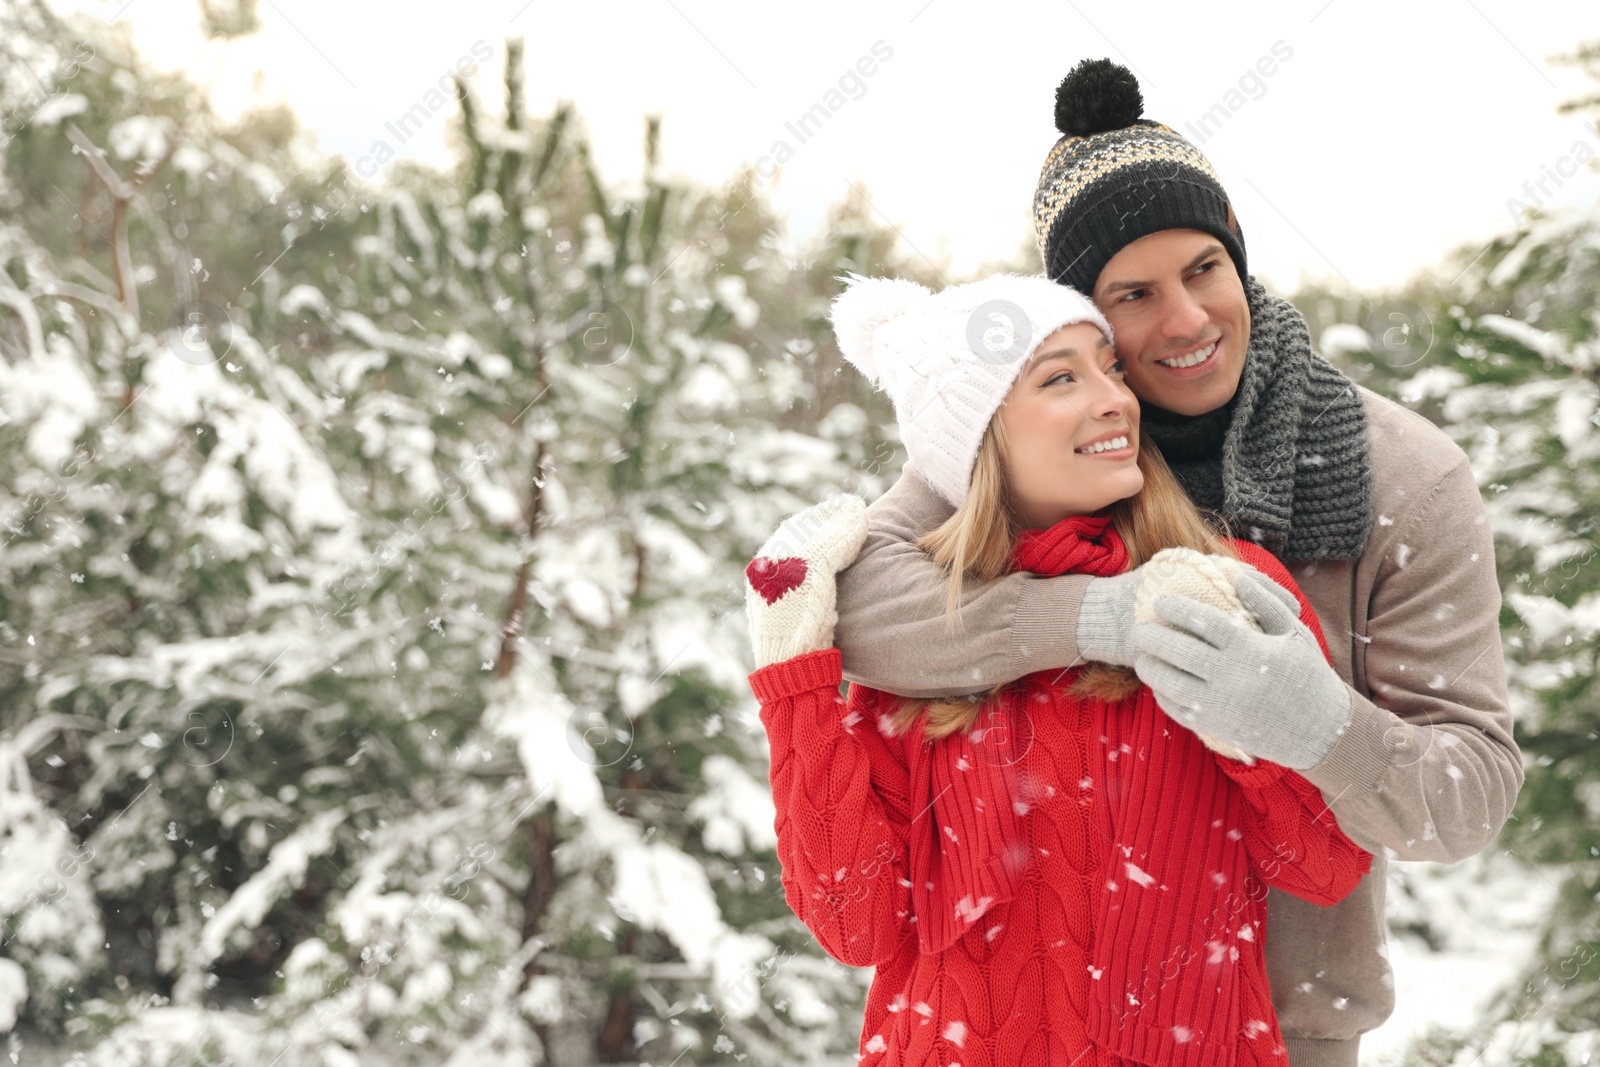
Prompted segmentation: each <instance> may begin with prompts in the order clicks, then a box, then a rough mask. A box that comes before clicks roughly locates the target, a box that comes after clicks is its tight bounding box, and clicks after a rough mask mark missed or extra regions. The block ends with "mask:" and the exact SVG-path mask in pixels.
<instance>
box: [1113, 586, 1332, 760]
mask: <svg viewBox="0 0 1600 1067" xmlns="http://www.w3.org/2000/svg"><path fill="white" fill-rule="evenodd" d="M1268 584H1271V585H1276V583H1273V582H1271V580H1270V579H1265V580H1262V581H1256V580H1245V581H1241V582H1239V583H1238V586H1237V592H1238V594H1239V599H1240V601H1241V602H1243V604H1244V606H1245V608H1246V609H1248V610H1249V612H1250V613H1251V615H1253V616H1254V617H1255V619H1256V620H1257V622H1258V623H1259V624H1260V626H1261V630H1260V631H1259V632H1258V631H1256V630H1254V629H1252V628H1250V627H1249V626H1247V625H1246V624H1244V623H1243V622H1240V621H1236V620H1234V619H1230V618H1229V617H1228V616H1227V615H1226V614H1224V613H1223V612H1221V611H1219V610H1217V609H1216V608H1213V607H1209V606H1207V605H1204V604H1199V603H1196V602H1195V601H1193V600H1189V599H1187V598H1184V597H1177V596H1173V595H1171V594H1163V595H1161V596H1159V597H1157V598H1156V600H1155V605H1154V606H1155V610H1156V613H1157V614H1158V615H1159V616H1160V617H1161V618H1162V619H1163V620H1165V622H1166V623H1168V624H1170V625H1162V624H1161V623H1156V622H1141V623H1139V624H1137V625H1136V626H1135V627H1134V629H1133V644H1134V646H1135V647H1136V648H1137V649H1138V655H1137V657H1136V659H1135V661H1134V670H1135V671H1136V672H1137V673H1138V675H1139V678H1140V680H1142V681H1143V682H1144V683H1145V684H1146V685H1148V686H1149V687H1150V688H1151V689H1152V690H1153V691H1154V692H1155V697H1156V703H1158V704H1159V705H1160V706H1161V708H1162V710H1164V711H1165V712H1166V713H1167V714H1169V715H1171V716H1172V717H1173V718H1174V719H1176V720H1177V721H1178V722H1180V723H1182V724H1183V725H1185V726H1187V727H1189V728H1190V729H1192V730H1194V731H1195V732H1197V733H1203V734H1206V735H1207V736H1210V737H1213V738H1216V739H1218V740H1221V741H1225V742H1227V743H1229V744H1232V745H1235V746H1237V747H1239V748H1241V749H1244V750H1245V751H1247V752H1251V753H1254V754H1255V755H1257V756H1260V757H1262V758H1263V759H1268V760H1271V761H1272V762H1274V763H1279V764H1282V765H1283V766H1285V767H1290V768H1293V769H1295V770H1305V769H1306V768H1308V767H1314V766H1316V765H1317V764H1318V763H1320V762H1322V760H1323V759H1324V758H1325V757H1326V756H1327V754H1328V753H1329V752H1330V751H1332V750H1333V746H1334V745H1335V744H1336V743H1337V742H1338V740H1339V735H1340V734H1342V733H1343V732H1344V728H1345V726H1346V725H1347V724H1348V723H1349V721H1350V689H1349V687H1348V686H1346V685H1345V683H1344V681H1343V680H1342V679H1340V677H1339V675H1338V674H1337V673H1336V672H1335V671H1334V669H1333V667H1332V666H1330V665H1329V663H1328V661H1327V659H1326V657H1325V656H1324V655H1323V653H1322V650H1321V649H1320V648H1319V647H1318V645H1317V639H1316V637H1315V635H1313V634H1312V633H1311V631H1310V630H1309V629H1308V628H1307V627H1306V625H1305V624H1304V623H1302V622H1301V621H1300V619H1299V617H1298V614H1297V613H1296V611H1295V610H1293V609H1291V608H1290V607H1288V605H1287V603H1286V601H1285V599H1284V598H1283V597H1281V596H1280V595H1278V593H1277V592H1276V591H1275V590H1273V589H1268V588H1266V586H1267V585H1268ZM1174 627H1176V629H1174Z"/></svg>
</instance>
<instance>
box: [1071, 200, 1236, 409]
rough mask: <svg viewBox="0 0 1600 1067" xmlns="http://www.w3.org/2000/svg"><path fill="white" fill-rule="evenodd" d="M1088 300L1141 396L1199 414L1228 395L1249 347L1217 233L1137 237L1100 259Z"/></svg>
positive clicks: (1164, 232)
mask: <svg viewBox="0 0 1600 1067" xmlns="http://www.w3.org/2000/svg"><path fill="white" fill-rule="evenodd" d="M1094 302H1095V304H1096V305H1097V306H1098V307H1099V308H1100V310H1101V311H1102V312H1103V313H1104V314H1105V317H1106V319H1107V321H1109V322H1110V323H1111V329H1112V331H1113V332H1114V333H1115V335H1116V344H1117V355H1118V356H1120V357H1122V360H1123V362H1124V364H1125V366H1126V368H1127V379H1126V380H1127V383H1128V386H1129V388H1131V389H1132V390H1133V392H1134V393H1135V394H1136V395H1137V396H1138V397H1139V399H1140V400H1142V401H1144V402H1145V403H1147V404H1154V405H1156V406H1157V407H1159V408H1165V409H1166V410H1168V411H1171V412H1174V413H1175V414H1179V415H1203V414H1205V413H1206V412H1208V411H1215V410H1216V409H1217V408H1220V407H1222V405H1224V404H1226V403H1227V402H1228V401H1229V400H1231V399H1232V398H1233V394H1234V393H1235V392H1236V391H1237V390H1238V388H1239V375H1240V374H1241V373H1242V372H1243V370H1244V356H1245V351H1246V350H1247V349H1248V348H1249V347H1250V307H1249V304H1248V303H1246V301H1245V295H1244V283H1243V282H1242V281H1241V280H1240V279H1239V271H1238V270H1237V269H1236V268H1235V267H1234V265H1233V257H1231V256H1229V255H1228V252H1227V250H1226V249H1225V248H1223V247H1222V244H1221V242H1219V241H1218V240H1217V239H1216V238H1215V237H1212V236H1211V235H1210V234H1209V233H1204V232H1202V231H1200V230H1162V231H1160V232H1159V233H1152V234H1150V235H1149V236H1148V237H1141V238H1139V240H1137V241H1134V242H1133V243H1131V244H1129V245H1128V246H1126V247H1125V248H1123V249H1122V250H1121V251H1120V252H1118V253H1117V254H1116V255H1114V256H1112V257H1111V259H1110V261H1109V262H1107V263H1106V265H1105V269H1104V270H1102V271H1101V272H1100V278H1099V280H1098V281H1096V282H1095V287H1094ZM1213 346H1215V347H1213ZM1202 357H1203V358H1202Z"/></svg>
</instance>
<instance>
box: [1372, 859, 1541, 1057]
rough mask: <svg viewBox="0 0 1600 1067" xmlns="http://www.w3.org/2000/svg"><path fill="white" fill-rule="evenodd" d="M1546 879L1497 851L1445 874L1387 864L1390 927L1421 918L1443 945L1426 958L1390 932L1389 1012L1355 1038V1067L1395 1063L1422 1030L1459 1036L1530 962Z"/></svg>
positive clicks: (1419, 946)
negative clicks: (1357, 1043)
mask: <svg viewBox="0 0 1600 1067" xmlns="http://www.w3.org/2000/svg"><path fill="white" fill-rule="evenodd" d="M1556 877H1557V876H1555V875H1547V874H1546V873H1545V872H1543V871H1541V870H1539V869H1537V868H1535V867H1533V866H1532V865H1531V864H1529V863H1527V862H1526V861H1524V860H1523V859H1521V858H1520V857H1519V856H1517V855H1516V854H1514V853H1512V852H1510V851H1508V850H1506V849H1504V848H1501V849H1499V850H1498V851H1496V850H1490V851H1488V852H1485V853H1483V854H1481V855H1478V856H1474V857H1472V858H1471V859H1468V860H1465V861H1463V862H1461V863H1458V864H1455V865H1453V866H1448V867H1447V866H1443V865H1441V864H1436V863H1393V864H1390V866H1389V901H1388V911H1389V918H1390V924H1391V926H1395V925H1399V924H1403V923H1405V922H1407V921H1414V920H1416V919H1421V918H1425V919H1426V921H1427V922H1428V924H1429V925H1430V926H1431V927H1432V928H1433V930H1434V931H1435V932H1436V933H1437V934H1439V935H1441V936H1442V937H1443V938H1444V939H1445V941H1446V947H1445V951H1443V952H1433V951H1431V950H1430V949H1429V948H1428V946H1427V944H1426V943H1425V942H1424V941H1423V940H1422V939H1421V938H1419V937H1416V936H1406V935H1402V934H1397V933H1392V934H1391V935H1390V938H1389V964H1390V966H1392V967H1393V968H1394V979H1395V1010H1394V1014H1393V1015H1391V1016H1390V1017H1389V1021H1388V1022H1386V1023H1384V1024H1383V1025H1382V1026H1380V1027H1378V1028H1377V1029H1376V1030H1374V1031H1372V1032H1371V1033H1369V1034H1367V1035H1366V1036H1365V1037H1364V1038H1362V1041H1361V1061H1362V1063H1363V1064H1364V1065H1371V1067H1386V1065H1389V1064H1395V1063H1398V1062H1399V1060H1400V1053H1401V1052H1402V1051H1403V1050H1404V1048H1405V1047H1406V1045H1407V1044H1409V1043H1410V1041H1411V1040H1412V1039H1413V1038H1416V1037H1420V1036H1421V1035H1422V1034H1423V1033H1424V1032H1426V1031H1427V1030H1428V1029H1429V1028H1430V1027H1432V1026H1442V1027H1445V1028H1447V1029H1449V1030H1452V1031H1457V1032H1459V1031H1465V1030H1468V1029H1470V1028H1471V1027H1472V1026H1474V1025H1475V1024H1477V1023H1480V1022H1482V1021H1483V1018H1484V1009H1485V1008H1487V1007H1488V1004H1489V1001H1490V1000H1492V999H1493V997H1494V995H1495V994H1496V993H1497V992H1498V991H1499V990H1500V989H1502V988H1504V987H1505V986H1506V985H1507V984H1508V983H1509V982H1510V981H1511V980H1512V979H1514V978H1515V976H1517V975H1518V974H1519V973H1520V971H1521V968H1522V966H1523V965H1524V964H1525V963H1526V962H1527V961H1528V960H1529V959H1530V957H1531V955H1532V953H1533V950H1534V947H1535V944H1536V942H1537V939H1538V930H1539V925H1540V923H1541V920H1542V918H1543V917H1544V916H1545V915H1546V914H1547V913H1548V910H1549V908H1550V906H1551V904H1552V903H1553V902H1554V900H1555V895H1556V885H1555V882H1556Z"/></svg>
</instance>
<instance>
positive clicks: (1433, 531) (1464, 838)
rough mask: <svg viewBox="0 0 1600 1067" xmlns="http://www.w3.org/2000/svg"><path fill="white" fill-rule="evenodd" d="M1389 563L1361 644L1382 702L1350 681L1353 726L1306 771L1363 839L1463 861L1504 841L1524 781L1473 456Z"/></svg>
mask: <svg viewBox="0 0 1600 1067" xmlns="http://www.w3.org/2000/svg"><path fill="white" fill-rule="evenodd" d="M1380 566H1381V567H1382V570H1381V571H1380V572H1379V576H1378V579H1377V581H1376V582H1375V584H1374V587H1373V593H1372V600H1371V607H1370V609H1369V611H1368V617H1367V620H1366V633H1365V641H1364V642H1362V644H1364V646H1365V655H1364V662H1365V668H1366V669H1365V676H1366V679H1367V684H1368V686H1370V688H1371V690H1372V694H1373V696H1372V699H1370V700H1369V699H1368V698H1367V697H1365V696H1364V695H1362V693H1360V692H1359V691H1353V692H1352V700H1351V718H1350V723H1349V725H1348V726H1347V727H1346V728H1345V731H1344V734H1343V735H1342V736H1340V738H1339V740H1338V742H1337V743H1336V744H1335V745H1334V747H1333V749H1332V750H1331V751H1330V752H1329V753H1328V755H1327V757H1326V758H1324V759H1323V760H1322V762H1320V763H1318V764H1317V765H1316V766H1314V767H1311V768H1309V769H1307V770H1304V771H1302V772H1301V773H1302V774H1304V776H1305V777H1306V778H1307V779H1308V780H1310V781H1311V782H1313V783H1314V784H1316V786H1317V787H1318V788H1319V789H1321V790H1322V792H1323V794H1324V795H1325V796H1326V797H1327V798H1328V803H1329V805H1330V806H1331V807H1332V808H1333V811H1334V813H1335V815H1337V817H1338V819H1339V826H1340V827H1341V828H1342V829H1343V830H1344V831H1345V832H1346V833H1347V834H1349V835H1350V837H1351V838H1352V839H1353V840H1354V841H1356V842H1357V843H1358V844H1361V845H1363V846H1365V847H1366V848H1368V849H1371V850H1372V851H1377V850H1378V849H1379V848H1384V847H1387V848H1388V850H1389V851H1390V854H1391V856H1392V857H1393V858H1396V859H1402V860H1433V861H1436V862H1441V863H1455V862H1457V861H1459V860H1462V859H1465V858H1466V857H1468V856H1470V855H1473V854H1474V853H1476V852H1478V851H1480V850H1482V849H1483V848H1484V847H1485V846H1487V845H1488V844H1489V843H1490V842H1491V841H1493V840H1494V838H1495V836H1496V835H1497V834H1498V833H1499V832H1500V828H1501V826H1503V825H1504V823H1505V820H1506V818H1507V817H1508V816H1509V815H1510V814H1511V808H1512V805H1513V804H1514V803H1515V802H1516V798H1517V792H1518V790H1519V789H1521V787H1522V781H1523V768H1522V756H1521V753H1520V752H1519V751H1518V749H1517V745H1516V741H1515V740H1514V739H1513V737H1512V723H1511V711H1510V702H1509V699H1508V696H1507V692H1506V673H1505V661H1504V659H1503V658H1502V653H1501V645H1500V583H1499V579H1498V577H1497V576H1496V574H1495V565H1494V538H1493V533H1492V531H1491V530H1490V528H1489V521H1488V515H1487V514H1486V512H1485V509H1484V506H1483V498H1482V497H1481V496H1480V495H1479V494H1478V487H1477V483H1476V481H1475V480H1474V479H1473V476H1472V469H1471V467H1470V465H1469V464H1468V463H1467V461H1466V459H1465V457H1463V458H1462V460H1461V462H1460V463H1458V464H1457V465H1456V466H1455V467H1454V468H1453V469H1451V471H1450V472H1449V473H1448V474H1446V475H1445V476H1444V478H1443V479H1441V480H1440V482H1439V484H1438V485H1436V486H1435V487H1434V489H1433V492H1432V493H1431V495H1430V496H1429V498H1427V499H1426V500H1424V501H1422V502H1420V503H1419V505H1418V506H1417V507H1416V508H1415V509H1414V511H1413V512H1412V514H1411V515H1410V516H1409V517H1408V518H1407V519H1405V520H1402V523H1401V525H1400V526H1399V527H1397V528H1396V530H1395V533H1394V536H1393V541H1392V545H1391V546H1390V548H1389V550H1388V551H1387V552H1386V553H1385V554H1384V558H1383V559H1382V561H1381V563H1380ZM1357 625H1358V626H1359V625H1360V623H1359V621H1358V623H1357ZM1359 654H1360V653H1359V652H1358V655H1359ZM1358 676H1359V674H1358Z"/></svg>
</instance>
